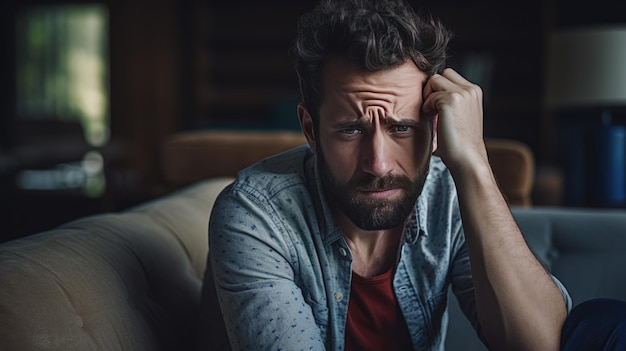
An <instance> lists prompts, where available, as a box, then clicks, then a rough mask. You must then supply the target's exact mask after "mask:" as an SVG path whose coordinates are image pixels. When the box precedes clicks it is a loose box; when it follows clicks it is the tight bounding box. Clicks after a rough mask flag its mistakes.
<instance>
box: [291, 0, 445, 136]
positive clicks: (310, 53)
mask: <svg viewBox="0 0 626 351" xmlns="http://www.w3.org/2000/svg"><path fill="white" fill-rule="evenodd" d="M450 36H451V34H450V32H449V31H448V30H447V29H446V28H445V27H444V26H443V25H442V24H441V22H440V21H438V20H435V19H434V18H432V17H431V16H427V17H420V16H419V15H418V14H417V13H416V12H415V11H414V10H413V8H411V7H410V6H409V5H408V4H407V3H406V2H404V0H321V2H320V3H319V4H318V5H317V7H315V8H314V9H313V11H311V12H310V13H308V14H305V15H304V16H302V18H301V19H300V22H299V23H298V33H297V36H296V39H295V42H294V44H293V47H292V48H291V55H292V57H293V60H294V62H295V67H296V72H297V73H298V78H299V82H300V93H301V94H302V100H303V102H304V105H305V106H306V107H307V109H308V111H309V113H310V114H311V116H312V118H313V121H314V124H315V126H316V127H317V125H318V123H319V117H318V114H319V106H320V105H321V103H322V99H323V91H322V70H323V68H324V66H325V64H326V62H327V61H328V59H329V58H331V57H342V58H344V59H347V60H348V61H349V62H350V63H351V64H352V65H354V66H355V67H356V68H358V69H362V70H366V71H380V70H385V69H390V68H394V67H397V66H400V65H402V64H403V63H405V62H406V61H407V60H411V61H413V62H414V63H415V65H416V66H417V67H418V68H419V69H420V70H421V71H423V72H425V73H426V74H427V75H428V76H431V75H433V74H435V73H441V71H443V69H444V68H445V64H446V59H447V55H448V54H447V46H448V42H449V40H450Z"/></svg>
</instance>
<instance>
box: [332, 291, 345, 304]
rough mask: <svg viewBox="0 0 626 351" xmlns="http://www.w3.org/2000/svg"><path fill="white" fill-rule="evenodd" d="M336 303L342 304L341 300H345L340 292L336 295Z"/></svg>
mask: <svg viewBox="0 0 626 351" xmlns="http://www.w3.org/2000/svg"><path fill="white" fill-rule="evenodd" d="M334 296H335V301H337V302H340V301H341V300H343V294H342V293H340V292H336V293H335V295H334Z"/></svg>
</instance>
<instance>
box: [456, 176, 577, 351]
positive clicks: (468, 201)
mask: <svg viewBox="0 0 626 351" xmlns="http://www.w3.org/2000/svg"><path fill="white" fill-rule="evenodd" d="M452 174H453V177H454V178H455V182H456V185H457V191H458V195H459V204H460V207H461V215H462V218H463V226H464V230H465V235H466V241H467V246H468V250H469V254H470V262H471V266H472V275H473V280H474V285H475V294H476V304H477V310H478V316H479V320H480V323H481V325H482V328H483V331H484V335H485V338H486V339H487V341H488V343H489V346H490V348H491V349H494V350H515V349H519V350H558V348H559V340H560V333H561V327H562V325H563V322H564V320H565V317H566V315H567V311H566V307H565V303H564V300H563V297H562V295H561V293H560V291H559V289H558V288H557V287H556V285H555V284H554V282H553V281H552V279H551V277H550V275H549V274H548V273H547V272H546V271H545V269H544V268H543V266H541V264H540V263H539V262H538V261H537V259H536V258H535V256H534V255H533V253H532V252H531V251H530V249H529V248H528V246H527V244H526V242H525V240H524V238H523V236H522V235H521V233H520V231H519V228H518V227H517V224H516V223H515V221H514V219H513V217H512V215H511V212H510V210H509V208H508V205H507V203H506V202H505V200H504V198H503V197H502V195H501V193H500V190H499V189H498V186H497V184H496V181H495V179H494V176H493V173H492V172H491V169H490V168H489V166H488V165H485V166H483V167H476V166H471V167H467V168H457V169H455V170H454V171H453V172H452Z"/></svg>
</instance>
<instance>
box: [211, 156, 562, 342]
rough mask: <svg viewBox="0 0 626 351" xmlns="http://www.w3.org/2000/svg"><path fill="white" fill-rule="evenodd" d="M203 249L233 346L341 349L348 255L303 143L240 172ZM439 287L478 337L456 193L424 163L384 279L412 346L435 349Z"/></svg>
mask: <svg viewBox="0 0 626 351" xmlns="http://www.w3.org/2000/svg"><path fill="white" fill-rule="evenodd" d="M209 245H210V246H209V247H210V261H211V267H212V271H213V275H214V280H215V284H216V288H217V295H218V299H219V303H220V307H221V310H222V313H223V317H224V322H225V325H226V330H227V332H228V336H229V338H230V341H231V345H232V347H233V349H234V350H286V351H291V350H324V349H326V350H343V349H344V335H345V325H346V317H347V311H348V299H349V296H350V280H351V276H352V267H351V263H352V255H351V252H350V249H349V247H348V245H347V244H346V242H345V240H344V238H343V236H342V233H341V231H340V230H339V228H338V227H337V226H336V225H335V223H334V222H333V219H332V216H331V214H330V210H329V207H328V205H327V203H326V200H325V197H324V195H323V192H322V189H321V187H320V181H319V177H318V174H317V170H316V166H315V157H314V155H313V153H312V151H311V150H310V148H309V147H308V146H302V147H299V148H296V149H293V150H290V151H288V152H286V153H283V154H280V155H277V156H273V157H271V158H268V159H266V160H263V161H261V162H260V163H258V164H256V165H254V166H252V167H250V168H248V169H245V170H243V171H242V172H240V173H239V174H238V176H237V179H236V180H235V182H234V183H233V184H231V185H230V186H229V187H227V188H226V189H225V190H224V191H223V192H222V193H221V194H220V196H219V197H218V199H217V201H216V203H215V206H214V207H213V212H212V214H211V218H210V222H209ZM557 285H559V288H560V289H561V291H562V293H563V294H564V296H565V297H566V299H568V298H569V296H568V295H567V292H565V290H564V288H563V287H562V285H560V283H558V281H557ZM449 286H452V291H453V292H454V294H455V295H456V297H457V299H458V300H459V303H460V306H461V308H462V309H463V310H464V312H465V314H466V316H467V317H468V319H469V320H470V322H471V323H472V325H473V326H474V327H475V328H476V329H477V330H478V331H479V334H480V326H479V324H478V318H477V312H476V308H475V303H474V289H473V284H472V277H471V273H470V262H469V256H468V252H467V249H466V247H465V239H464V235H463V227H462V223H461V217H460V213H459V208H458V201H457V195H456V189H455V186H454V182H453V180H452V177H451V176H450V174H449V172H448V171H447V169H446V168H445V166H444V164H443V162H442V161H441V160H440V159H439V158H437V157H432V159H431V162H430V173H429V175H428V177H427V180H426V183H425V185H424V189H423V191H422V194H421V195H420V197H419V198H418V200H417V203H416V206H415V207H414V211H413V212H412V214H411V215H410V216H409V218H408V219H407V220H406V222H405V228H404V234H403V241H402V246H401V248H400V252H399V259H398V263H397V268H396V272H395V275H394V278H393V287H394V291H395V294H396V297H397V299H398V304H399V305H400V309H401V310H402V313H403V315H404V318H405V320H406V323H407V325H408V328H409V332H410V334H411V340H412V342H413V347H414V349H415V350H443V349H444V341H445V332H446V329H447V313H446V305H447V292H448V288H449Z"/></svg>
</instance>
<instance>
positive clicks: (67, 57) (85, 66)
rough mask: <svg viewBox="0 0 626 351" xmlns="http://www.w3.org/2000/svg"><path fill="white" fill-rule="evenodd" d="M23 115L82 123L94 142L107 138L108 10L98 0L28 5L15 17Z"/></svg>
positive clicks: (18, 94) (20, 112)
mask: <svg viewBox="0 0 626 351" xmlns="http://www.w3.org/2000/svg"><path fill="white" fill-rule="evenodd" d="M16 26H17V27H16V33H17V38H16V39H17V40H16V42H17V51H16V78H17V81H16V112H17V115H18V118H20V119H22V118H23V119H54V120H65V121H75V122H78V123H79V124H80V125H81V127H82V130H83V134H84V137H85V140H86V141H87V142H88V143H89V144H90V145H91V146H102V145H105V144H106V143H107V142H108V140H109V87H108V84H109V83H108V76H109V66H108V10H107V8H106V6H104V5H100V4H91V5H50V6H38V7H30V8H28V9H25V10H23V11H22V12H20V13H19V14H18V15H17V22H16Z"/></svg>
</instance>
